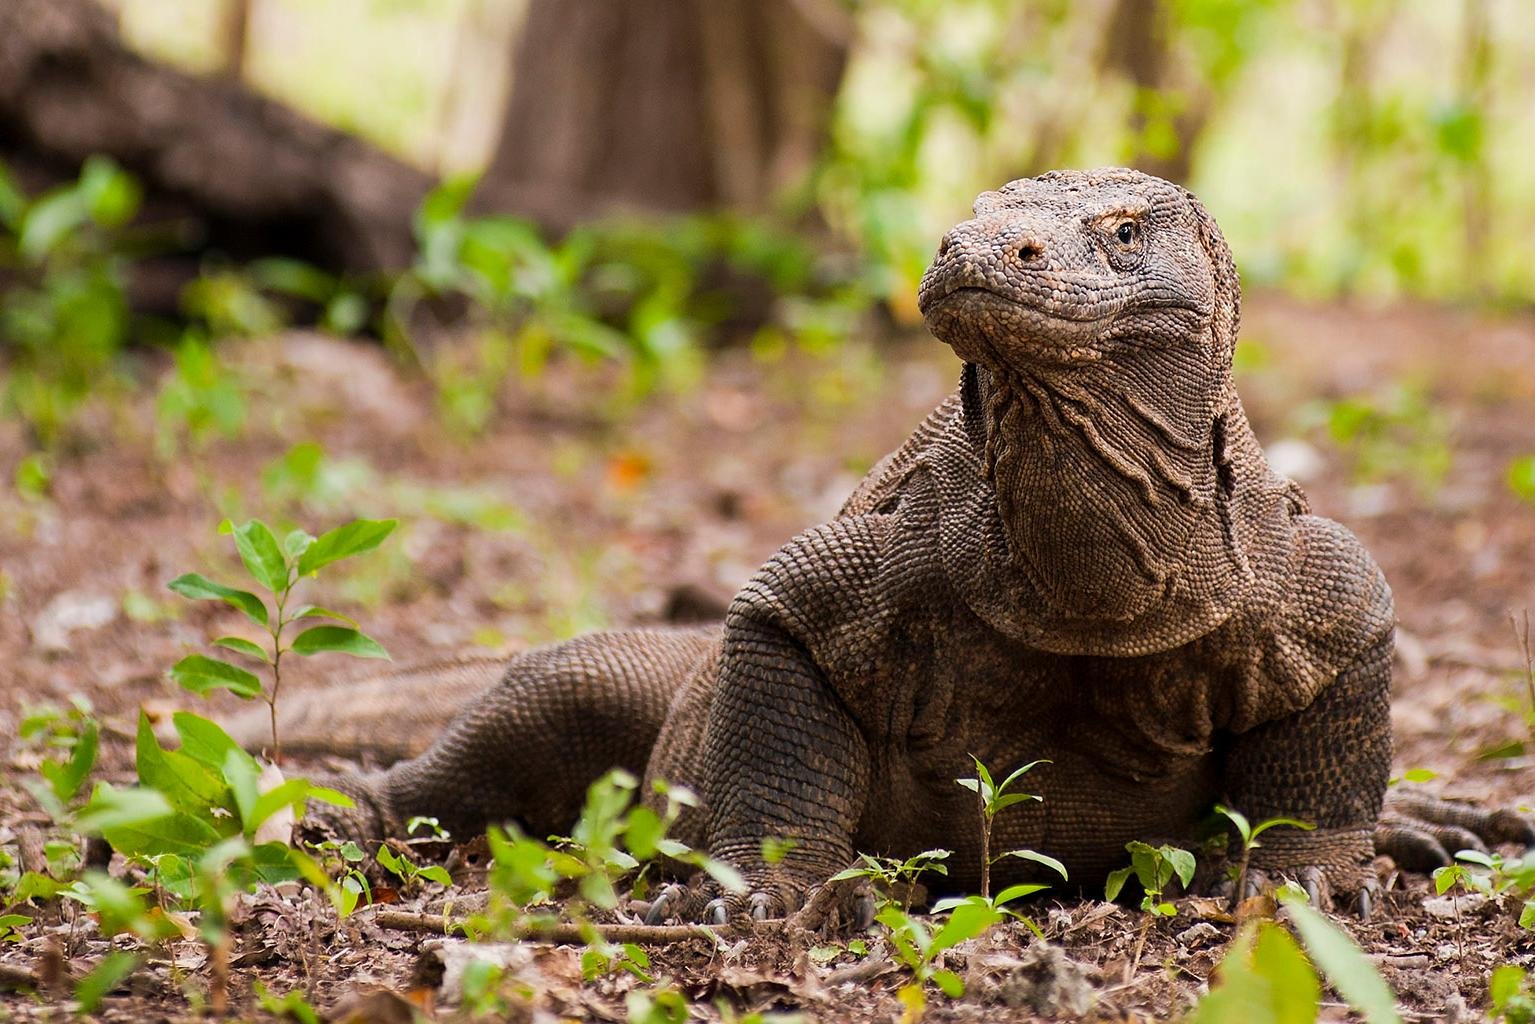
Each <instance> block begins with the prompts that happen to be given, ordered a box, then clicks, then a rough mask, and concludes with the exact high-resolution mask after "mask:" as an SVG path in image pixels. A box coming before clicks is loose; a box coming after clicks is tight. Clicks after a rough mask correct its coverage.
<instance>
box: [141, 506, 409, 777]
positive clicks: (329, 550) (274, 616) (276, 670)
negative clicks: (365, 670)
mask: <svg viewBox="0 0 1535 1024" xmlns="http://www.w3.org/2000/svg"><path fill="white" fill-rule="evenodd" d="M395 525H396V523H395V520H393V519H382V520H369V519H358V520H354V521H352V522H350V523H346V524H344V525H342V526H338V527H336V528H335V529H334V530H329V531H327V532H326V533H323V534H321V535H320V536H319V537H315V536H313V535H311V534H308V533H305V532H304V531H303V530H293V531H291V532H290V533H288V535H287V536H286V537H284V538H283V540H282V542H281V543H280V544H279V543H278V540H277V537H276V536H275V535H274V534H273V533H272V530H271V528H270V527H268V526H267V525H266V524H265V523H263V522H262V521H261V520H259V519H252V520H250V521H249V522H247V523H245V524H244V525H242V526H236V525H234V524H233V523H230V522H228V521H227V520H226V521H225V522H224V523H223V524H222V525H221V526H220V531H221V532H223V533H227V534H230V535H231V536H232V537H233V538H234V543H235V549H236V550H237V551H238V552H239V555H240V561H241V562H242V563H243V564H244V566H245V571H246V573H247V574H248V575H249V576H250V578H251V580H252V581H253V582H254V583H255V584H256V585H257V586H258V587H259V588H260V589H262V590H265V591H266V593H267V594H268V595H269V597H268V598H263V597H260V596H258V595H257V594H256V593H254V592H252V591H250V590H245V589H241V588H238V587H231V586H227V585H225V584H223V583H218V582H216V581H214V580H211V579H209V578H208V577H206V576H203V575H201V574H199V573H187V574H186V575H183V576H178V577H177V578H176V579H174V580H172V581H171V583H170V588H171V589H172V590H174V591H175V592H176V593H178V594H180V595H182V596H183V597H188V598H192V599H194V600H217V601H223V602H224V603H225V604H228V605H230V606H231V607H234V608H238V609H239V610H240V611H241V612H243V613H244V614H245V617H246V618H248V619H250V620H251V622H253V623H255V624H256V625H257V626H260V627H261V628H262V629H263V630H265V631H266V634H267V636H268V637H269V638H270V639H271V649H270V651H268V650H267V648H265V647H262V646H261V645H260V644H257V643H253V642H252V641H250V640H247V639H244V638H243V637H238V636H224V637H220V638H218V639H217V640H215V641H213V643H214V646H216V647H222V648H224V649H226V650H230V651H233V652H235V653H236V654H238V655H240V656H242V657H244V658H248V659H250V660H251V661H253V662H256V663H257V664H259V665H261V666H263V667H265V669H266V670H267V672H268V673H269V674H270V676H271V683H270V685H269V686H263V685H262V682H261V679H260V678H259V677H258V676H256V674H255V673H253V672H250V671H248V670H246V669H244V668H241V667H240V666H238V665H235V664H232V663H230V662H228V661H223V660H221V659H218V658H210V657H208V656H207V655H203V654H190V655H188V656H186V657H185V658H182V659H181V660H180V661H178V662H177V663H176V664H175V666H173V667H172V668H171V678H173V679H175V680H176V682H178V683H180V684H181V685H182V686H183V687H185V688H186V689H188V690H190V691H192V692H193V693H199V694H203V693H208V692H209V691H211V690H228V691H229V692H230V693H233V694H234V695H235V696H237V697H241V698H243V699H245V700H254V699H257V698H259V699H260V700H262V701H264V702H265V703H266V705H267V709H268V712H269V715H270V719H271V724H272V749H271V756H272V760H273V762H274V763H280V762H281V760H282V746H281V738H280V737H279V735H278V731H277V700H278V697H279V695H280V694H281V692H282V668H283V655H284V654H286V653H288V652H289V651H292V652H293V653H295V654H300V655H306V656H307V655H312V654H320V653H323V652H326V651H335V652H337V653H341V654H350V655H352V656H353V657H358V658H387V657H389V655H388V653H387V652H385V650H384V648H383V647H381V646H380V645H379V643H378V641H376V640H374V639H373V638H372V637H370V636H368V635H367V634H365V633H363V632H362V631H360V630H359V629H358V628H357V623H356V622H355V621H353V620H352V619H350V618H348V617H347V616H345V615H342V614H340V613H339V612H333V611H331V610H329V609H327V608H320V607H316V606H314V605H304V606H303V607H301V608H299V609H297V610H296V611H295V612H294V613H293V614H289V603H290V601H291V599H292V597H293V592H294V590H295V589H296V588H297V587H298V584H299V582H300V581H301V580H302V579H304V577H306V576H313V575H315V574H317V573H318V572H319V571H320V570H321V569H322V568H324V567H325V566H327V565H330V564H331V563H332V562H337V561H340V560H341V559H343V558H350V557H352V556H353V555H358V554H362V553H363V552H365V551H371V550H373V549H374V548H376V547H378V546H379V544H381V543H383V541H384V538H386V537H388V536H389V534H390V533H391V532H393V530H394V528H395ZM269 600H270V607H269V606H268V601H269ZM303 618H321V619H331V620H335V621H337V622H341V623H344V625H332V624H326V625H320V626H312V627H310V628H309V629H306V630H304V631H303V632H302V633H300V634H298V636H296V637H294V638H293V640H292V642H291V643H289V644H287V645H284V643H283V635H284V631H285V630H286V629H287V628H288V627H289V626H290V625H292V624H293V623H294V622H296V621H297V620H299V619H303Z"/></svg>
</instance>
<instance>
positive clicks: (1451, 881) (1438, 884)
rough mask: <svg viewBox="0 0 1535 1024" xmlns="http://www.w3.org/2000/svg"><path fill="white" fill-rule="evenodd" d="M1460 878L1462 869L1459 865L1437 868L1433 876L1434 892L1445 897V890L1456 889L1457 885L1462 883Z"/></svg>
mask: <svg viewBox="0 0 1535 1024" xmlns="http://www.w3.org/2000/svg"><path fill="white" fill-rule="evenodd" d="M1460 876H1461V868H1460V866H1459V865H1458V864H1452V865H1449V866H1447V867H1442V868H1435V869H1434V874H1433V879H1434V892H1435V893H1437V894H1438V895H1440V896H1443V895H1444V893H1445V890H1447V889H1451V888H1454V886H1455V883H1456V882H1458V881H1460Z"/></svg>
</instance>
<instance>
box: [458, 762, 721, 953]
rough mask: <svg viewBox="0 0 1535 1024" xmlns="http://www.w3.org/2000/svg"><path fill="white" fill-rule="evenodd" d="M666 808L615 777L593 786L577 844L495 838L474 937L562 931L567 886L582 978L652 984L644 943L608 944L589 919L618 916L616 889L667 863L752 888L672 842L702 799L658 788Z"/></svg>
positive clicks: (574, 838)
mask: <svg viewBox="0 0 1535 1024" xmlns="http://www.w3.org/2000/svg"><path fill="white" fill-rule="evenodd" d="M654 786H655V792H656V795H657V797H658V798H659V800H658V802H659V803H660V804H661V805H662V806H661V809H660V810H659V811H658V810H656V809H655V808H654V807H653V806H650V805H648V804H636V803H634V797H635V793H636V791H637V790H638V788H639V781H638V780H637V779H636V778H635V777H634V776H633V775H631V774H630V773H628V772H626V771H623V770H622V769H615V770H613V771H611V772H609V773H608V774H606V775H604V776H603V777H602V778H600V779H598V780H597V781H596V782H594V783H592V785H591V786H590V787H588V788H587V793H586V802H585V804H584V806H583V808H582V811H581V816H580V818H579V819H578V820H577V821H576V824H575V827H574V828H573V829H572V830H571V834H570V835H569V836H550V837H549V839H548V840H547V841H544V840H540V839H536V838H533V837H531V836H526V835H523V834H521V833H520V832H518V831H516V830H515V829H512V828H502V827H492V828H490V829H489V830H487V832H486V840H487V843H488V845H489V847H490V855H491V863H490V870H489V872H488V875H487V878H486V882H487V887H488V889H489V893H490V894H489V899H488V901H487V908H486V911H485V913H484V914H481V915H477V916H476V917H473V918H471V919H470V920H469V921H468V922H466V930H467V931H468V932H469V934H470V935H471V936H476V937H481V936H487V935H492V936H501V937H521V936H525V935H527V934H529V933H535V934H536V933H537V932H538V931H539V930H541V929H545V928H548V927H551V926H553V925H555V924H556V923H558V920H559V918H558V915H557V914H556V912H555V911H556V908H555V906H554V900H555V899H556V897H557V895H559V893H560V892H561V890H562V887H566V886H568V885H569V884H570V883H574V885H575V897H576V898H575V899H573V900H571V901H569V902H568V904H567V912H568V914H569V916H570V917H571V918H572V919H573V921H574V922H575V924H576V925H577V927H578V928H580V929H581V934H582V938H583V941H584V942H585V943H586V950H585V951H584V953H583V954H582V957H581V968H582V973H583V975H584V976H585V977H586V978H587V979H588V980H590V979H591V978H595V977H597V976H600V975H603V974H607V973H611V972H613V971H619V970H622V971H627V972H628V973H630V974H633V975H634V976H635V977H637V978H639V979H641V980H642V981H645V982H647V983H648V982H649V981H650V975H649V973H648V972H649V967H650V960H649V957H648V955H647V954H646V953H645V951H644V950H643V949H641V948H640V947H639V946H638V945H635V944H633V943H623V944H619V943H613V942H609V941H607V940H605V939H603V938H602V937H601V935H600V934H599V933H598V931H597V929H596V928H595V927H593V926H592V925H591V923H590V920H589V911H590V910H591V909H596V910H599V911H609V910H612V909H613V908H614V907H616V906H617V905H618V890H617V883H618V882H619V881H620V880H621V879H623V878H624V877H626V876H630V875H633V874H634V873H635V872H636V871H643V870H644V869H645V868H646V867H648V865H649V863H651V862H654V861H655V860H656V859H657V858H659V857H665V858H667V859H669V860H671V861H673V862H676V863H680V864H686V865H690V866H693V867H697V868H699V869H700V870H702V871H704V872H706V873H707V874H708V875H709V876H710V877H711V878H713V879H714V880H715V881H717V882H718V883H719V884H720V885H721V886H722V887H723V888H725V889H727V890H729V891H731V892H743V891H745V889H746V882H745V880H744V879H743V878H742V877H741V875H740V873H739V872H737V871H736V870H735V869H734V868H732V867H730V866H729V865H728V864H724V863H722V862H719V861H716V860H713V859H712V858H710V857H707V856H705V855H704V854H702V853H700V852H698V851H696V850H693V849H691V848H690V847H688V846H687V845H686V844H684V843H681V842H679V841H677V840H675V839H671V838H668V836H667V831H668V830H669V829H670V828H671V826H672V825H673V824H675V822H676V820H677V818H678V817H679V816H680V814H681V813H682V811H683V809H684V808H687V807H692V806H696V803H697V798H696V797H695V796H694V795H693V794H692V793H691V792H690V791H688V790H687V789H685V788H684V787H681V786H671V785H668V784H667V783H666V782H665V781H663V780H659V779H658V780H656V781H655V783H654Z"/></svg>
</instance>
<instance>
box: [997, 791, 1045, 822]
mask: <svg viewBox="0 0 1535 1024" xmlns="http://www.w3.org/2000/svg"><path fill="white" fill-rule="evenodd" d="M1042 799H1043V798H1042V797H1039V796H1036V795H1034V794H1033V793H1005V794H1003V795H1002V796H999V797H997V798H996V799H995V800H993V801H991V803H990V805H989V807H988V809H989V810H990V811H991V813H992V816H993V817H995V816H996V815H998V814H1000V813H1002V811H1003V809H1004V808H1007V807H1011V806H1013V804H1021V803H1027V802H1028V801H1030V800H1042Z"/></svg>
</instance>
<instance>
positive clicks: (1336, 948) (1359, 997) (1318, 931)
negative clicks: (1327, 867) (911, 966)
mask: <svg viewBox="0 0 1535 1024" xmlns="http://www.w3.org/2000/svg"><path fill="white" fill-rule="evenodd" d="M1285 906H1286V907H1287V909H1288V910H1289V912H1290V914H1291V919H1292V920H1293V921H1294V922H1295V928H1296V930H1297V931H1299V932H1300V936H1301V940H1302V941H1303V942H1305V944H1306V950H1307V952H1309V953H1310V954H1311V959H1312V960H1313V961H1314V962H1315V963H1316V965H1317V966H1318V967H1320V968H1321V969H1322V973H1323V974H1325V975H1327V980H1328V981H1330V982H1332V986H1333V988H1335V989H1337V990H1338V994H1339V995H1341V996H1342V997H1343V998H1344V999H1345V1000H1347V1001H1348V1004H1349V1005H1350V1006H1352V1007H1353V1008H1354V1009H1355V1010H1357V1011H1359V1012H1360V1013H1361V1014H1363V1015H1364V1018H1365V1020H1367V1021H1369V1022H1370V1024H1398V1022H1399V1021H1400V1019H1401V1018H1399V1017H1398V1016H1397V1012H1396V997H1395V996H1394V995H1392V992H1391V987H1390V986H1389V985H1387V984H1386V982H1385V981H1384V980H1383V979H1382V978H1381V976H1380V973H1379V972H1378V971H1376V969H1375V965H1374V964H1372V963H1370V961H1369V960H1367V959H1365V955H1364V954H1363V953H1361V952H1360V951H1359V947H1358V946H1356V945H1354V940H1353V939H1351V938H1349V937H1348V935H1346V934H1345V933H1344V932H1342V931H1341V930H1340V929H1339V928H1338V926H1337V925H1335V924H1333V923H1332V922H1331V921H1329V920H1327V918H1325V917H1323V916H1322V914H1321V913H1320V912H1319V911H1316V910H1313V909H1312V908H1311V907H1309V906H1307V905H1306V904H1305V903H1302V902H1300V901H1298V900H1286V901H1285Z"/></svg>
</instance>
